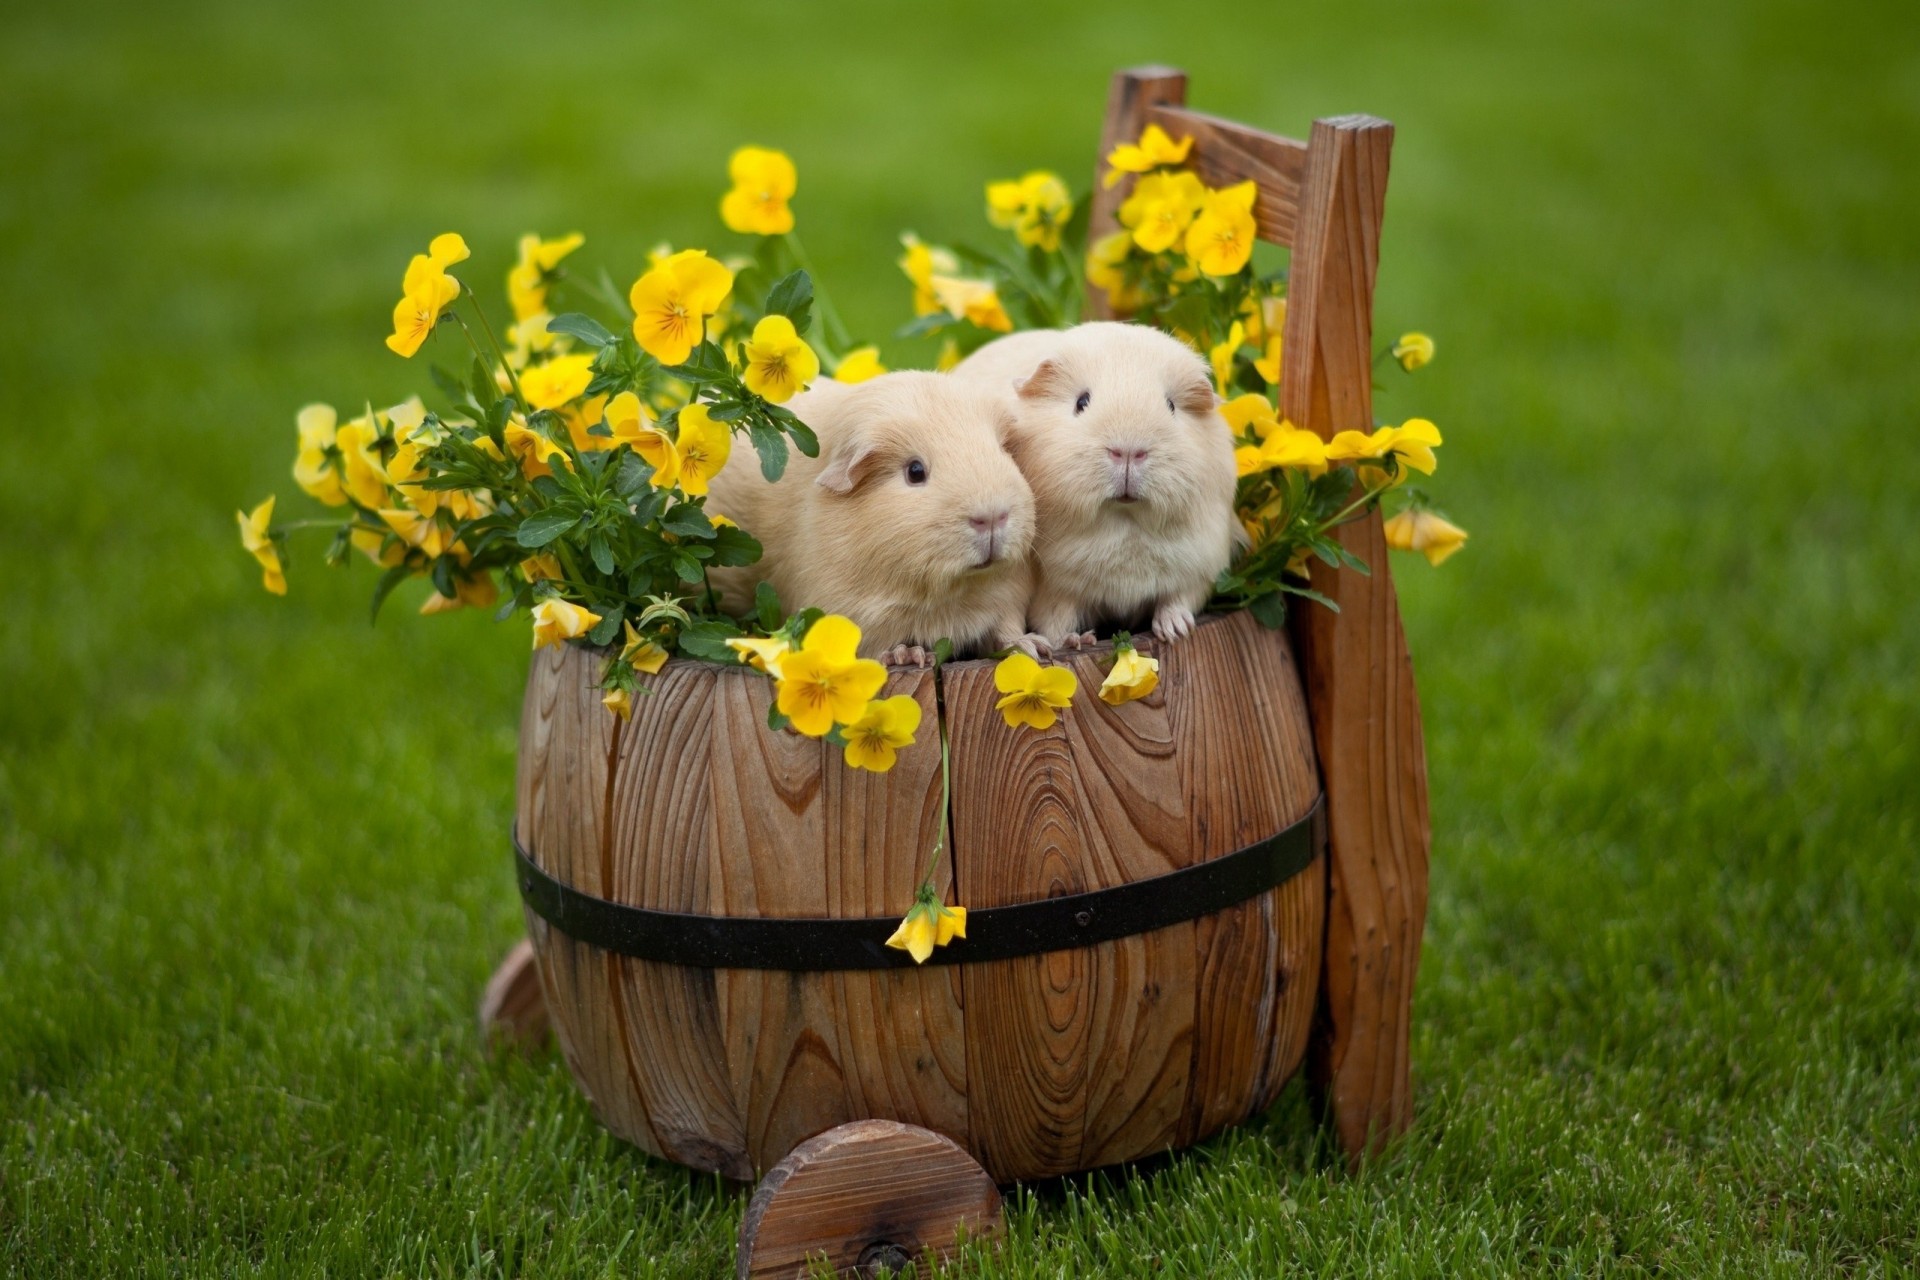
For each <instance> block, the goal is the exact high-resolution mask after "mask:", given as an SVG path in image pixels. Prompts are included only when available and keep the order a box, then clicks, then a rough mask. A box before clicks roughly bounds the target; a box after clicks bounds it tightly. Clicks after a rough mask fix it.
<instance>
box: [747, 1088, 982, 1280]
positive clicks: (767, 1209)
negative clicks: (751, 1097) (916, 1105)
mask: <svg viewBox="0 0 1920 1280" xmlns="http://www.w3.org/2000/svg"><path fill="white" fill-rule="evenodd" d="M1005 1230H1006V1221H1005V1217H1004V1215H1003V1214H1002V1212H1001V1204H1000V1191H999V1189H998V1188H997V1187H995V1186H994V1183H993V1179H992V1178H990V1177H988V1176H987V1173H986V1171H985V1170H984V1169H982V1168H981V1167H980V1166H979V1165H978V1164H976V1163H974V1161H973V1160H972V1159H970V1158H969V1157H968V1155H967V1153H966V1152H964V1151H962V1150H961V1149H960V1148H959V1146H957V1145H956V1144H955V1143H953V1142H952V1141H951V1140H950V1139H947V1138H944V1137H942V1136H941V1135H939V1134H937V1133H933V1132H931V1131H929V1130H927V1129H923V1128H919V1127H917V1126H914V1125H907V1124H899V1123H896V1122H894V1121H890V1120H859V1121H855V1122H853V1123H850V1124H844V1125H841V1126H839V1127H838V1128H835V1129H831V1130H829V1131H827V1132H826V1133H822V1134H820V1135H818V1136H817V1137H814V1138H810V1139H808V1140H807V1141H806V1142H803V1143H801V1144H800V1145H799V1146H798V1147H796V1148H795V1149H794V1150H793V1152H792V1153H791V1154H789V1155H788V1156H787V1157H786V1158H785V1159H783V1160H781V1161H780V1162H779V1164H777V1165H775V1166H774V1167H773V1168H772V1169H771V1170H770V1171H768V1173H767V1176H766V1178H765V1179H764V1180H763V1181H762V1182H761V1184H760V1186H759V1188H758V1189H757V1190H756V1191H755V1192H754V1195H753V1199H752V1200H751V1201H750V1202H749V1203H748V1205H747V1211H746V1213H745V1214H744V1215H743V1216H742V1217H741V1220H740V1248H739V1252H738V1260H737V1263H736V1270H735V1275H736V1276H737V1277H738V1278H739V1280H774V1278H775V1277H777V1278H778V1280H801V1278H803V1277H806V1276H810V1275H818V1274H819V1270H818V1267H819V1266H820V1265H821V1260H822V1259H824V1263H825V1266H826V1268H827V1271H828V1273H829V1274H832V1275H880V1274H890V1273H891V1272H890V1271H887V1270H883V1269H882V1268H883V1267H886V1266H889V1265H892V1266H898V1265H900V1264H904V1263H909V1262H912V1261H914V1260H917V1259H920V1258H922V1257H925V1256H927V1255H931V1261H933V1262H934V1264H935V1265H937V1264H938V1263H939V1262H940V1261H941V1260H942V1259H944V1258H946V1257H947V1255H948V1254H950V1253H952V1252H953V1250H954V1247H955V1245H956V1243H957V1242H959V1241H960V1240H961V1239H967V1240H991V1239H997V1238H998V1237H999V1236H1001V1235H1002V1234H1004V1232H1005Z"/></svg>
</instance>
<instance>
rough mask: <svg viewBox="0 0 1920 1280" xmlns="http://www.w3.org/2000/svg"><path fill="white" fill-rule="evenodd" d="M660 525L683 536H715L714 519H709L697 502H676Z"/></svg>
mask: <svg viewBox="0 0 1920 1280" xmlns="http://www.w3.org/2000/svg"><path fill="white" fill-rule="evenodd" d="M660 527H661V528H662V529H664V530H666V531H667V532H668V533H673V534H678V535H679V536H681V537H683V538H703V539H704V538H711V537H712V536H713V527H714V526H713V521H711V520H709V519H707V513H706V512H704V511H702V510H701V509H700V507H699V505H698V504H697V503H692V502H681V503H676V504H675V505H674V507H673V509H672V510H671V511H669V512H667V514H666V516H665V517H664V518H663V519H662V520H661V521H660Z"/></svg>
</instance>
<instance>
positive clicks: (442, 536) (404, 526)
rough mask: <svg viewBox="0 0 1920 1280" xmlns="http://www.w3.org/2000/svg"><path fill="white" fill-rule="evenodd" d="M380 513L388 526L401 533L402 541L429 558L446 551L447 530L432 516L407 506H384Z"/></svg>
mask: <svg viewBox="0 0 1920 1280" xmlns="http://www.w3.org/2000/svg"><path fill="white" fill-rule="evenodd" d="M379 515H380V519H381V520H383V521H385V522H386V526H387V528H389V529H391V530H393V531H394V533H396V534H397V535H399V538H400V541H401V542H403V543H405V544H406V545H407V546H409V547H412V548H413V549H414V550H416V551H419V552H421V553H423V554H425V555H426V556H427V557H428V558H432V557H435V556H438V555H440V554H442V553H443V552H445V551H446V549H447V541H448V537H447V531H446V529H445V528H443V527H442V526H441V524H440V522H439V521H438V520H435V519H434V518H433V517H432V516H424V515H421V514H420V513H419V512H418V511H412V510H409V509H408V508H406V507H382V508H381V509H380V512H379Z"/></svg>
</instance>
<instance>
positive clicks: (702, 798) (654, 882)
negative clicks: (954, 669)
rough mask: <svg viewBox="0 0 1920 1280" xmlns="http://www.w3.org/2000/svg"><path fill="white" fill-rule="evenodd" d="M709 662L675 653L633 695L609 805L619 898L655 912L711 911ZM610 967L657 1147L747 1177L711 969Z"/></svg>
mask: <svg viewBox="0 0 1920 1280" xmlns="http://www.w3.org/2000/svg"><path fill="white" fill-rule="evenodd" d="M717 671H718V668H717V667H714V666H712V665H710V664H707V663H698V662H671V663H668V664H667V665H666V666H665V667H663V668H662V669H661V670H660V672H659V674H657V675H654V676H649V677H645V686H646V687H647V688H649V689H650V690H651V693H648V694H646V695H644V696H642V695H636V696H635V697H634V699H633V718H632V721H631V722H630V723H629V724H628V725H627V726H626V727H625V728H624V729H623V730H622V731H621V734H620V750H619V752H618V755H617V757H616V759H615V762H614V767H613V777H612V781H611V788H612V790H611V796H610V802H609V805H608V815H609V822H610V827H611V831H610V847H611V849H612V876H611V880H610V890H611V892H610V896H611V897H612V898H613V899H614V900H615V901H618V902H626V903H630V904H632V905H634V906H641V907H652V908H655V909H656V910H662V911H692V912H698V911H705V910H706V909H707V903H708V898H709V886H708V881H709V878H710V875H711V866H712V859H713V820H712V777H711V758H712V742H713V722H712V711H713V701H714V696H715V687H716V684H717V680H718V677H717V675H716V673H717ZM614 965H615V970H616V972H617V973H618V975H619V983H618V987H617V989H616V992H615V995H616V1001H615V1006H614V1013H615V1017H616V1018H617V1019H618V1021H619V1026H620V1030H621V1038H622V1043H623V1046H624V1048H625V1055H626V1070H627V1074H628V1077H629V1079H630V1080H631V1081H632V1083H633V1087H634V1090H635V1092H636V1093H637V1094H638V1095H639V1097H640V1100H641V1102H642V1104H643V1105H644V1107H645V1109H646V1113H647V1118H648V1121H649V1123H650V1124H651V1126H652V1129H653V1133H654V1136H655V1140H656V1141H657V1142H658V1143H659V1146H660V1150H661V1151H662V1153H663V1154H665V1155H666V1156H667V1157H669V1158H670V1159H673V1160H678V1161H679V1162H680V1163H682V1164H686V1165H691V1166H692V1167H694V1168H696V1169H705V1170H711V1171H714V1172H718V1173H721V1174H724V1175H725V1176H727V1177H730V1178H737V1179H740V1180H742V1181H745V1180H748V1179H751V1178H752V1176H753V1163H752V1161H751V1160H750V1159H749V1157H748V1154H747V1135H746V1122H745V1120H744V1119H743V1116H742V1109H741V1106H740V1102H739V1099H738V1098H737V1097H735V1095H734V1092H733V1082H732V1079H731V1077H730V1075H729V1073H728V1071H727V1064H726V1036H725V1033H724V1029H723V1028H722V1026H721V1022H720V1008H719V1001H718V994H717V991H716V987H715V981H714V975H713V973H712V971H711V970H707V969H694V968H688V967H686V966H684V965H676V964H662V963H659V962H656V961H650V960H636V959H632V958H630V957H625V956H621V957H618V958H616V959H615V961H614Z"/></svg>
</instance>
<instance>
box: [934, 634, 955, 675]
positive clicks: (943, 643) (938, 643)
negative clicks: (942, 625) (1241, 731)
mask: <svg viewBox="0 0 1920 1280" xmlns="http://www.w3.org/2000/svg"><path fill="white" fill-rule="evenodd" d="M952 661H953V641H952V640H950V639H948V638H947V637H946V636H941V637H940V638H939V639H938V640H935V641H934V642H933V665H934V666H936V667H944V666H946V665H947V664H948V663H949V662H952Z"/></svg>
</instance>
